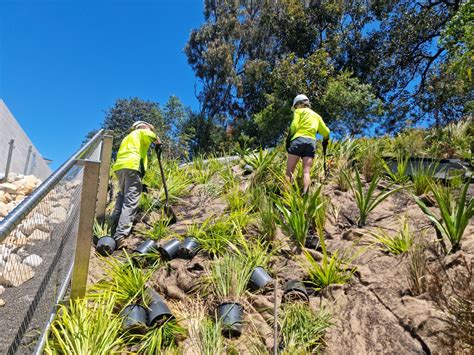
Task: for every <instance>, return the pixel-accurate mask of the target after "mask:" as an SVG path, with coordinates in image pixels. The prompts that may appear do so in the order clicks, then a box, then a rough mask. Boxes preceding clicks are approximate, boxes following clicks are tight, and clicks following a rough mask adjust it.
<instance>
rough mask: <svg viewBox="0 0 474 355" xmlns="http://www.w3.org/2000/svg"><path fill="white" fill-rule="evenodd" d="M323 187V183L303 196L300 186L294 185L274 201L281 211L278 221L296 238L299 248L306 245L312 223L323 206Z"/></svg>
mask: <svg viewBox="0 0 474 355" xmlns="http://www.w3.org/2000/svg"><path fill="white" fill-rule="evenodd" d="M321 188H322V185H321V186H320V187H319V188H318V189H317V190H315V191H313V192H312V191H311V190H310V191H309V193H307V194H305V195H304V196H301V192H300V190H299V188H298V187H297V186H296V185H294V186H291V187H290V188H288V189H287V191H285V193H284V196H283V198H282V199H275V201H274V202H275V205H276V208H277V209H278V211H280V213H281V214H277V223H278V224H279V225H280V226H281V228H282V230H283V231H284V232H285V233H286V234H287V235H288V236H291V237H293V238H294V239H295V241H296V243H297V246H298V248H301V247H303V246H304V244H305V241H306V238H307V236H308V231H309V228H310V226H311V223H312V222H313V219H314V217H315V216H316V213H317V211H318V209H319V208H320V207H321V204H320V203H319V202H320V199H319V194H320V193H321ZM318 203H319V204H318Z"/></svg>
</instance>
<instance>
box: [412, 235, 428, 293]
mask: <svg viewBox="0 0 474 355" xmlns="http://www.w3.org/2000/svg"><path fill="white" fill-rule="evenodd" d="M425 249H426V246H425V244H423V242H419V243H415V244H414V245H413V246H412V248H411V250H410V251H409V252H408V263H407V272H408V277H407V279H408V284H409V287H410V291H411V293H412V294H413V295H414V296H418V295H420V294H422V293H423V292H425V290H426V281H425V277H426V272H427V268H426V259H425Z"/></svg>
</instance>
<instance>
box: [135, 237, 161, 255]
mask: <svg viewBox="0 0 474 355" xmlns="http://www.w3.org/2000/svg"><path fill="white" fill-rule="evenodd" d="M155 251H156V243H155V241H154V240H151V239H147V240H145V241H144V242H143V243H140V245H139V246H137V247H136V248H135V250H134V251H133V252H135V253H137V254H150V253H153V252H155Z"/></svg>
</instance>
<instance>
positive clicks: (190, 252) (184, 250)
mask: <svg viewBox="0 0 474 355" xmlns="http://www.w3.org/2000/svg"><path fill="white" fill-rule="evenodd" d="M199 247H200V245H199V242H198V241H197V240H196V238H193V237H186V238H185V239H184V241H183V244H181V247H180V248H179V255H180V257H182V258H183V259H192V258H193V257H194V255H196V253H197V252H198V250H199Z"/></svg>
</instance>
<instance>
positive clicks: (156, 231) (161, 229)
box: [142, 211, 171, 240]
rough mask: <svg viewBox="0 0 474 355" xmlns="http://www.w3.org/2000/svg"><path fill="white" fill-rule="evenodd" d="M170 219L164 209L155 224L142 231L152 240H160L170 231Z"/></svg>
mask: <svg viewBox="0 0 474 355" xmlns="http://www.w3.org/2000/svg"><path fill="white" fill-rule="evenodd" d="M170 221H171V220H170V219H169V218H168V217H167V216H166V214H165V213H164V212H163V211H162V213H161V218H160V219H159V220H158V221H156V222H154V223H153V226H152V227H151V229H150V228H147V229H145V230H143V231H142V233H143V234H144V235H145V236H147V237H148V238H150V239H152V240H160V239H162V238H164V237H166V236H167V235H168V234H169V232H170V228H169V226H170Z"/></svg>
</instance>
